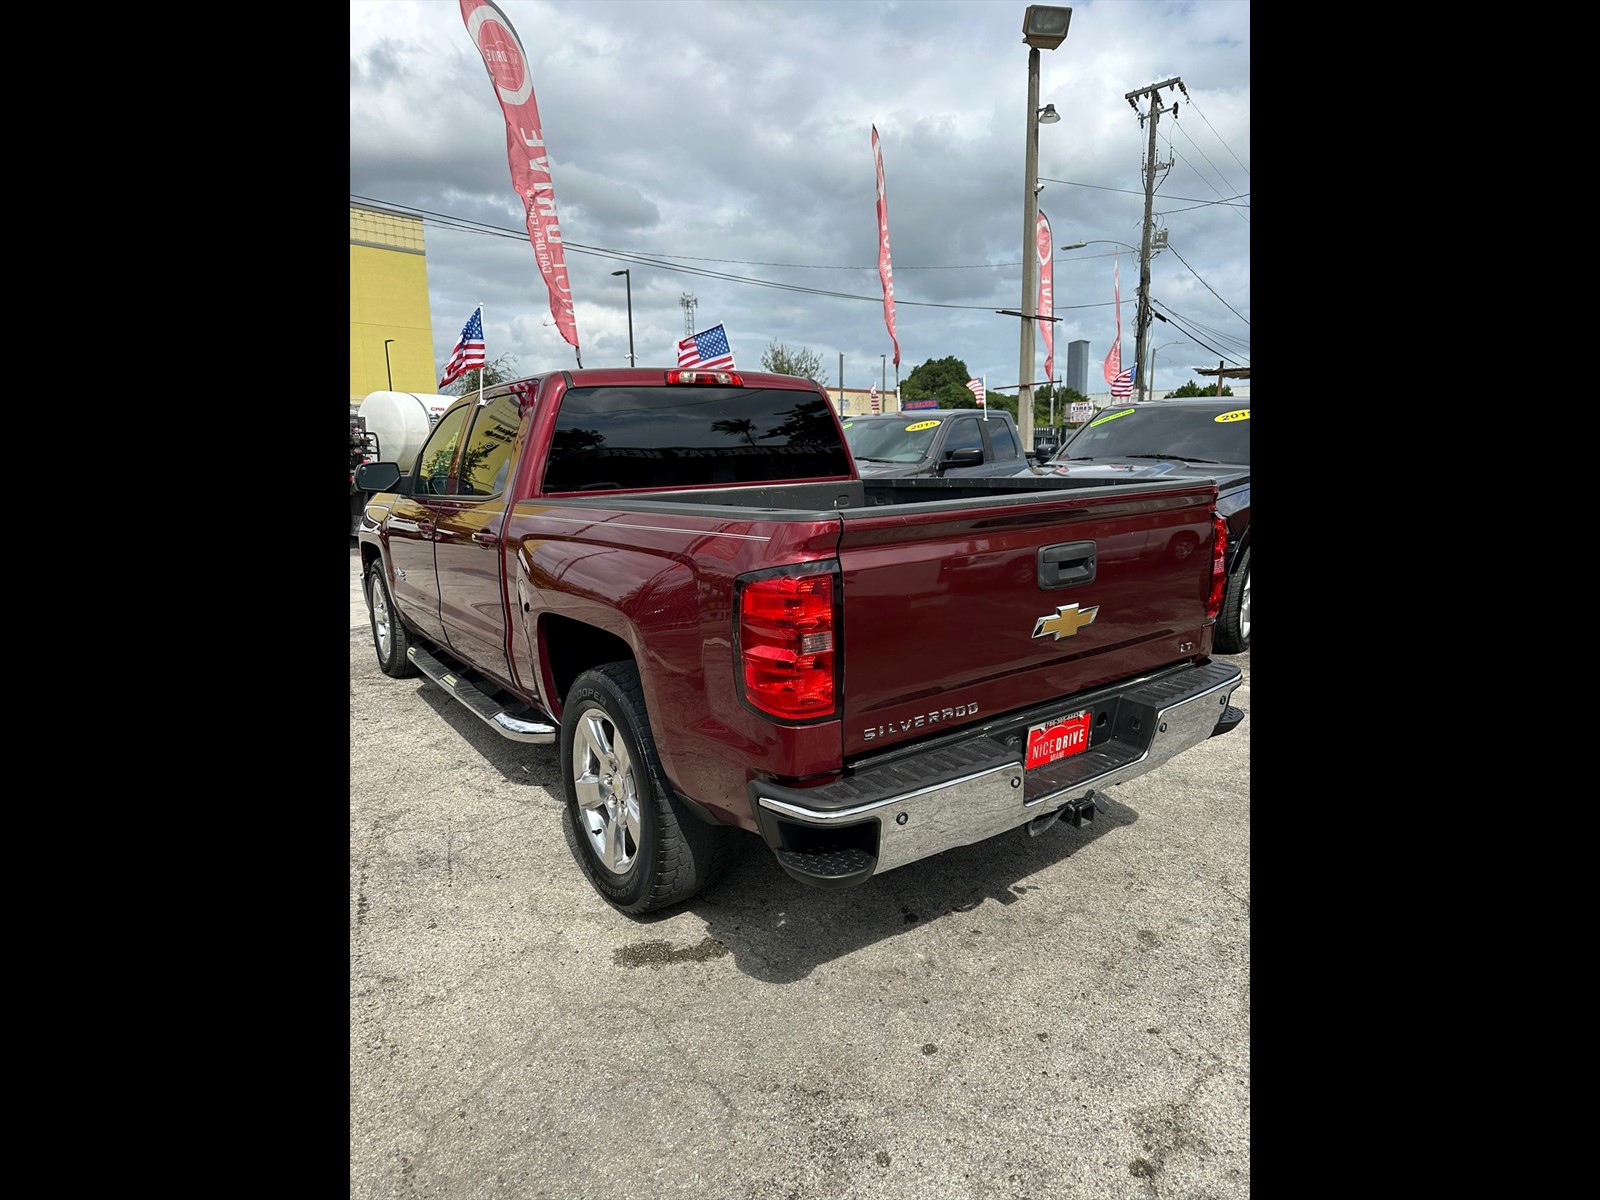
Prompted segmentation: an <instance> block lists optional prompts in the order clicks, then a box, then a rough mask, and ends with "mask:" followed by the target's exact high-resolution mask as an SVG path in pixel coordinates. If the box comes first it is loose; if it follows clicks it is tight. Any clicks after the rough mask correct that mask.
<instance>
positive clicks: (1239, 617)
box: [1215, 548, 1250, 654]
mask: <svg viewBox="0 0 1600 1200" xmlns="http://www.w3.org/2000/svg"><path fill="white" fill-rule="evenodd" d="M1215 645H1216V650H1217V653H1218V654H1243V653H1244V652H1245V651H1246V650H1248V649H1250V551H1249V549H1248V548H1246V550H1245V552H1244V553H1243V554H1241V555H1239V561H1238V562H1237V563H1235V564H1234V566H1233V574H1232V575H1231V576H1229V578H1228V590H1227V591H1226V592H1224V593H1223V596H1222V612H1221V613H1220V614H1219V615H1218V616H1217V636H1216V638H1215Z"/></svg>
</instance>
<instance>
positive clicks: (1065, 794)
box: [357, 368, 1244, 913]
mask: <svg viewBox="0 0 1600 1200" xmlns="http://www.w3.org/2000/svg"><path fill="white" fill-rule="evenodd" d="M991 419H992V417H991ZM402 468H403V470H402ZM357 485H358V486H359V487H360V488H361V489H362V490H363V491H366V492H368V493H371V495H370V496H369V500H368V503H367V506H366V509H365V511H364V513H363V514H362V520H361V526H360V532H359V535H358V537H359V549H360V553H361V556H362V560H363V580H364V586H365V590H366V596H367V602H368V606H369V609H370V612H371V619H372V635H373V642H374V646H375V648H376V652H377V659H378V664H379V666H380V667H381V669H382V670H383V671H384V672H385V673H386V674H388V675H390V676H393V677H395V678H404V677H407V676H412V675H415V674H417V673H418V672H421V673H422V674H424V675H426V676H427V677H428V678H430V679H432V680H433V681H434V682H435V683H437V684H438V685H439V686H440V687H441V688H443V689H444V690H445V692H446V693H448V694H449V695H450V696H452V697H453V698H455V699H456V700H458V701H460V702H461V703H462V704H463V705H465V706H466V707H467V708H468V709H469V710H470V711H471V712H473V713H474V714H475V715H477V716H478V717H479V718H480V719H482V720H483V721H485V722H486V723H487V724H488V725H489V726H490V727H491V728H493V729H494V730H495V731H496V732H498V733H500V734H501V735H502V736H504V737H506V738H509V739H511V740H513V741H520V742H529V743H536V744H551V745H558V746H559V748H560V750H559V752H560V764H561V765H560V776H561V783H560V787H561V789H562V792H563V794H564V799H565V802H566V805H567V808H568V811H569V814H570V818H571V820H572V822H573V826H574V829H575V831H576V833H577V837H576V839H575V841H576V843H577V845H578V846H579V848H580V859H581V862H582V864H583V866H584V868H585V871H586V873H587V874H588V876H589V878H590V880H591V881H592V882H593V884H594V886H595V888H596V889H597V890H598V891H599V893H600V894H601V895H602V896H604V897H605V898H606V899H607V900H608V901H609V902H611V904H612V905H614V906H615V907H616V908H618V909H620V910H622V911H624V912H629V913H641V912H645V911H647V910H651V909H656V908H660V907H663V906H665V905H669V904H673V903H677V902H679V901H682V900H685V899H687V898H688V897H690V896H693V895H694V894H695V893H696V892H698V891H699V890H700V889H701V888H703V887H704V886H705V885H706V883H707V882H709V880H710V879H711V878H712V877H713V875H714V873H715V871H716V869H717V866H718V864H719V862H720V860H721V857H722V854H723V851H724V850H726V849H727V848H728V843H729V839H730V838H732V837H735V836H739V831H743V834H745V835H750V834H754V835H756V836H759V837H760V838H761V839H762V840H763V841H764V842H765V843H766V845H767V846H768V847H770V848H771V850H772V852H773V854H774V856H775V857H776V859H777V861H778V863H779V865H780V866H781V867H782V868H783V869H784V870H785V871H787V872H788V873H789V874H790V875H792V876H793V877H794V878H796V879H799V880H801V881H803V882H805V883H808V884H813V885H816V886H819V887H845V886H850V885H857V884H863V883H866V882H867V881H868V880H869V879H870V878H871V877H873V876H874V875H878V874H882V873H883V872H885V871H890V870H894V869H896V868H899V867H903V866H905V865H907V864H908V863H914V862H916V861H918V860H920V859H923V858H927V857H928V856H930V855H934V854H938V853H940V852H941V851H944V850H947V849H950V848H952V847H955V846H961V845H965V844H969V843H972V842H976V841H980V840H982V839H985V838H989V837H993V836H997V835H1000V834H1004V833H1008V832H1009V831H1014V830H1017V829H1019V828H1020V827H1023V826H1026V827H1027V829H1028V831H1029V832H1030V833H1039V832H1042V831H1043V830H1045V829H1046V828H1048V827H1049V826H1050V825H1051V824H1053V823H1054V822H1056V821H1057V820H1060V819H1066V820H1067V821H1069V822H1070V823H1072V824H1074V825H1081V824H1082V823H1083V822H1084V821H1088V820H1092V819H1093V816H1094V812H1095V807H1096V805H1095V797H1096V795H1097V794H1098V793H1100V792H1103V791H1104V790H1105V789H1106V788H1108V787H1111V786H1112V785H1114V784H1117V783H1120V782H1122V781H1124V780H1127V779H1130V778H1133V777H1134V776H1137V775H1140V774H1143V773H1144V772H1147V771H1150V770H1153V769H1155V768H1158V767H1160V766H1161V765H1162V764H1163V763H1165V762H1166V761H1167V760H1169V759H1171V758H1172V757H1173V756H1174V755H1177V754H1181V753H1182V752H1183V751H1185V750H1188V749H1190V748H1191V747H1193V746H1195V745H1197V744H1198V743H1200V742H1202V741H1204V740H1206V739H1207V738H1210V737H1214V736H1216V735H1218V734H1225V733H1228V732H1230V731H1231V730H1233V729H1234V728H1235V727H1236V726H1237V725H1238V724H1239V723H1240V722H1241V721H1242V720H1243V718H1244V713H1243V712H1242V711H1240V710H1239V709H1238V708H1235V707H1233V706H1232V705H1230V704H1229V699H1230V698H1231V696H1232V694H1233V691H1234V689H1235V688H1236V687H1238V686H1239V684H1240V683H1241V681H1242V674H1241V671H1240V669H1239V667H1237V666H1235V665H1234V664H1232V663H1229V662H1226V661H1222V660H1217V659H1213V658H1212V657H1211V642H1212V636H1213V627H1214V625H1215V622H1216V618H1217V608H1218V604H1219V603H1220V600H1221V595H1222V586H1223V576H1222V573H1221V572H1222V562H1223V559H1224V554H1225V551H1226V545H1225V540H1226V525H1225V524H1224V523H1223V522H1222V521H1221V519H1220V518H1219V517H1218V516H1217V514H1216V511H1215V508H1216V495H1217V489H1216V485H1215V483H1214V482H1213V481H1211V480H1209V479H1202V480H1192V479H1191V480H1176V481H1171V480H1149V481H1146V480H1140V481H1137V482H1134V483H1128V482H1123V481H1116V480H1104V479H1089V480H1084V481H1082V482H1081V483H1078V482H1073V483H1070V484H1067V483H1065V482H1064V481H1062V480H1059V479H1002V478H981V479H933V478H923V479H894V480H870V479H869V480H863V479H862V478H860V476H859V475H858V474H857V472H856V470H855V467H854V465H853V462H852V460H851V457H850V453H849V451H848V450H847V449H846V446H845V441H844V436H843V432H842V430H841V426H840V421H839V418H838V416H837V415H836V414H835V412H834V410H833V407H832V406H831V404H830V403H829V400H828V398H827V394H826V393H825V392H824V391H823V390H822V388H821V387H820V386H819V385H817V384H816V383H814V382H813V381H812V380H810V379H806V378H802V377H797V376H788V375H774V374H764V373H762V374H757V373H748V372H731V371H721V372H719V371H703V370H680V369H665V368H662V369H651V370H647V369H643V368H619V369H615V370H611V369H587V370H584V369H580V370H573V371H554V372H551V373H549V374H545V375H538V376H534V377H530V378H526V379H520V380H516V381H513V382H511V383H508V384H502V385H500V386H498V387H495V388H493V389H492V390H489V391H487V392H485V393H484V395H483V397H482V399H481V400H480V399H479V398H478V397H477V396H476V395H469V396H467V397H465V398H463V399H461V400H459V401H457V402H456V403H455V404H453V405H452V406H451V407H450V408H449V409H448V410H447V411H446V412H445V413H444V415H443V416H442V417H441V418H440V420H439V422H438V424H437V425H436V426H435V427H434V428H433V430H432V431H431V433H430V434H429V436H428V439H427V441H426V443H425V444H424V445H423V446H422V449H421V450H420V451H419V452H418V454H417V456H416V459H415V460H414V461H413V462H409V463H405V464H397V463H369V464H366V465H364V466H362V467H360V468H359V469H358V478H357ZM1156 531H1159V532H1161V533H1162V535H1163V537H1164V538H1165V537H1176V535H1178V534H1189V535H1192V536H1193V538H1195V539H1197V540H1198V541H1199V542H1200V543H1201V545H1203V546H1204V548H1205V552H1204V553H1198V554H1196V553H1190V554H1186V555H1182V556H1177V555H1164V554H1157V555H1153V554H1150V553H1148V552H1147V551H1146V547H1147V546H1148V545H1149V543H1150V542H1151V535H1152V533H1154V532H1156Z"/></svg>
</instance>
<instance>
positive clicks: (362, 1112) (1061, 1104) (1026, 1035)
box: [350, 546, 1251, 1200]
mask: <svg viewBox="0 0 1600 1200" xmlns="http://www.w3.org/2000/svg"><path fill="white" fill-rule="evenodd" d="M350 553H351V630H350V951H351V998H350V1177H351V1187H350V1194H351V1196H352V1197H353V1198H360V1200H369V1198H370V1200H380V1198H381V1200H389V1198H392V1197H398V1196H409V1195H413V1194H415V1195H439V1196H448V1197H530V1196H539V1197H543V1196H550V1197H564V1198H566V1197H571V1198H576V1197H606V1198H608V1200H623V1198H630V1197H640V1198H645V1197H651V1198H653V1197H694V1198H696V1200H705V1198H707V1197H714V1198H721V1197H748V1198H749V1200H767V1198H769V1197H772V1198H781V1197H791V1196H792V1197H798V1198H800V1200H804V1198H807V1197H813V1196H817V1197H820V1196H830V1197H833V1196H837V1197H851V1198H854V1197H895V1198H907V1197H930V1198H934V1197H937V1198H939V1200H946V1198H949V1197H957V1196H959V1197H995V1198H997V1200H998V1198H1000V1197H1005V1198H1008V1200H1009V1198H1012V1197H1024V1196H1026V1197H1039V1198H1044V1197H1051V1198H1069V1197H1070V1198H1077V1197H1082V1198H1083V1200H1091V1198H1092V1200H1118V1198H1122V1197H1126V1198H1129V1200H1133V1198H1139V1200H1149V1198H1151V1197H1191V1196H1195V1197H1198V1196H1205V1197H1207V1198H1208V1200H1231V1198H1241V1200H1242V1198H1244V1197H1247V1196H1248V1195H1249V1194H1250V1108H1249V1101H1250V820H1249V818H1250V811H1249V801H1250V729H1251V720H1250V718H1249V716H1247V717H1246V719H1245V721H1244V723H1243V725H1241V726H1240V728H1239V729H1238V730H1237V731H1235V732H1234V733H1232V734H1230V735H1228V736H1226V737H1222V738H1217V739H1214V740H1212V741H1209V742H1207V743H1205V744H1204V745H1202V746H1200V747H1198V748H1197V749H1195V750H1193V751H1191V752H1190V753H1188V754H1186V755H1183V756H1180V757H1179V758H1178V759H1176V760H1174V761H1173V762H1171V763H1168V764H1167V765H1166V766H1165V767H1163V768H1162V769H1161V770H1159V771H1156V772H1153V773H1152V774H1150V775H1147V776H1144V777H1141V778H1138V779H1134V780H1131V781H1129V782H1128V783H1126V784H1123V785H1122V786H1120V787H1117V788H1114V789H1112V790H1111V792H1110V794H1109V803H1107V811H1106V812H1104V813H1102V814H1101V815H1100V817H1099V818H1098V819H1097V820H1096V821H1095V822H1094V823H1093V824H1090V825H1085V826H1084V827H1083V828H1081V829H1073V828H1071V827H1070V826H1068V825H1066V824H1064V823H1060V824H1058V825H1057V826H1055V828H1053V829H1051V830H1050V831H1048V832H1047V833H1045V834H1044V835H1042V836H1040V837H1037V838H1030V837H1028V836H1027V834H1026V833H1025V832H1023V831H1020V830H1019V831H1017V832H1015V833H1014V834H1008V835H1005V836H1002V837H1000V838H997V839H993V840H991V841H989V842H985V843H981V844H979V845H975V846H968V847H963V848H959V849H956V850H952V851H949V852H947V853H945V854H943V855H940V856H938V857H935V858H932V859H928V860H926V861H923V862H918V863H912V864H910V865H908V866H905V867H902V868H900V869H899V870H896V871H892V872H890V873H888V874H886V875H883V876H881V877H879V878H877V879H874V880H872V881H870V882H869V883H868V884H867V885H866V886H865V887H861V888H856V889H849V890H844V891H837V892H829V891H819V890H815V889H812V888H808V887H805V886H803V885H801V884H799V883H796V882H794V881H793V880H791V879H789V878H788V876H786V875H785V874H784V873H783V871H782V870H781V869H780V868H779V867H778V865H777V863H776V862H775V861H774V859H773V857H772V855H771V853H770V852H769V851H768V850H767V849H766V848H765V846H763V845H762V844H761V843H760V841H759V840H757V839H756V838H755V837H754V836H750V837H747V838H744V839H742V840H741V847H740V850H739V852H738V853H737V854H736V855H735V857H734V859H733V862H732V864H731V866H730V869H729V870H728V872H727V873H726V875H725V876H724V877H723V878H722V879H721V881H720V882H718V883H716V884H714V885H713V886H712V887H711V888H710V889H709V890H708V891H707V892H706V893H705V894H704V895H703V896H701V897H700V898H698V899H697V900H695V901H693V902H691V903H689V904H687V905H685V906H683V907H681V908H677V909H672V910H669V911H667V912H665V913H662V914H658V915H654V916H650V917H645V918H633V917H627V916H623V915H621V914H619V913H617V912H616V911H615V910H613V909H612V908H610V907H609V906H608V905H606V904H605V903H604V901H602V900H601V899H600V897H599V896H598V895H597V894H596V893H595V892H594V891H593V889H592V888H591V887H590V886H589V884H588V883H587V882H586V881H585V879H584V877H583V875H582V874H581V872H580V870H579V867H578V865H577V862H576V860H575V857H574V855H575V848H574V847H573V846H572V845H571V841H570V839H571V831H570V829H569V828H568V827H567V825H566V822H565V820H564V813H563V805H562V803H561V800H560V794H561V784H560V777H559V770H558V761H557V753H556V750H555V748H554V747H549V748H546V747H528V746H521V745H517V744H514V743H512V742H509V741H506V740H504V739H502V738H500V737H499V736H498V735H496V734H495V733H494V732H493V731H491V730H490V729H489V728H488V727H487V726H486V725H484V724H483V723H482V722H480V721H478V720H477V719H476V718H474V717H473V716H472V715H471V714H470V713H468V712H467V711H466V710H465V709H464V708H462V707H461V705H459V704H457V703H456V702H455V701H453V700H451V699H449V698H447V697H446V696H445V695H444V693H443V692H442V691H441V690H440V688H439V687H438V686H437V685H435V684H433V683H432V682H430V681H429V680H427V679H425V678H417V679H407V680H394V679H390V678H388V677H386V676H385V675H383V674H382V673H381V672H380V671H379V669H378V666H377V662H376V660H375V658H374V654H373V650H372V643H371V637H370V634H369V633H368V630H367V623H366V610H365V606H364V603H363V601H362V597H361V591H360V586H359V576H358V571H359V566H358V561H357V552H356V550H355V548H354V546H352V548H351V552H350ZM1230 661H1233V662H1236V663H1238V664H1239V665H1240V666H1241V667H1242V668H1243V670H1244V682H1243V684H1242V685H1241V686H1240V688H1239V689H1238V690H1237V691H1236V692H1235V695H1234V700H1233V703H1234V704H1235V705H1237V706H1239V707H1241V708H1243V709H1245V711H1246V713H1247V714H1248V713H1249V712H1250V711H1251V697H1250V656H1249V654H1248V653H1245V654H1243V655H1239V656H1236V657H1233V658H1231V659H1230Z"/></svg>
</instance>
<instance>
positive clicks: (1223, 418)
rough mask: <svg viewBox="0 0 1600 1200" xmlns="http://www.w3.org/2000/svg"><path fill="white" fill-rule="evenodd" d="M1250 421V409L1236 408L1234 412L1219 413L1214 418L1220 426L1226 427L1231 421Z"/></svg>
mask: <svg viewBox="0 0 1600 1200" xmlns="http://www.w3.org/2000/svg"><path fill="white" fill-rule="evenodd" d="M1249 419H1250V410H1249V409H1248V408H1236V409H1234V410H1233V411H1232V412H1225V413H1218V414H1217V415H1216V416H1215V417H1213V418H1212V420H1214V421H1216V422H1217V423H1218V424H1220V425H1226V424H1227V423H1228V422H1229V421H1248V420H1249Z"/></svg>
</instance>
